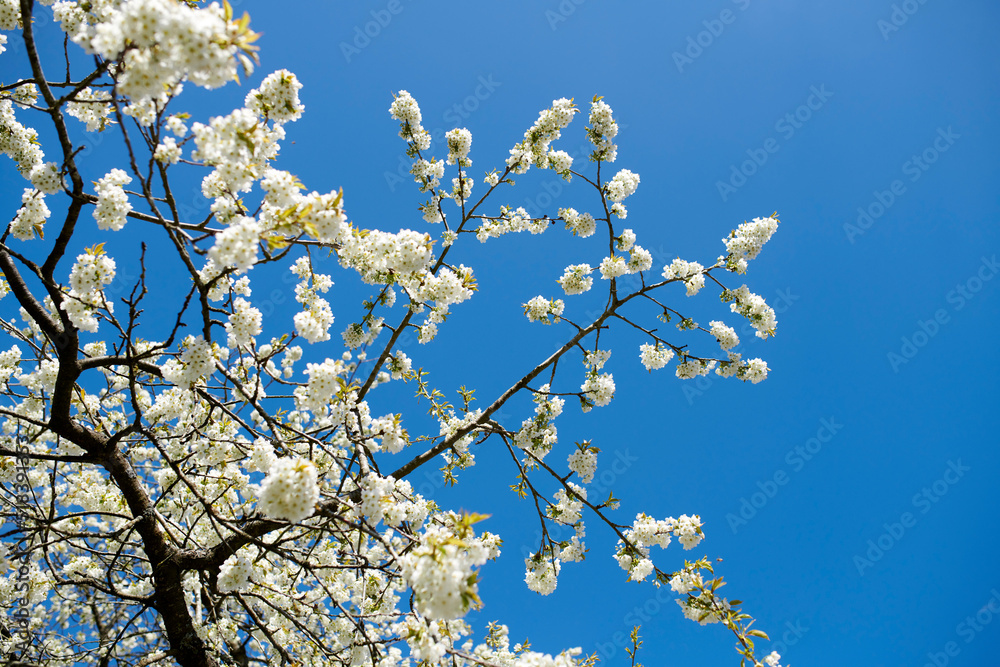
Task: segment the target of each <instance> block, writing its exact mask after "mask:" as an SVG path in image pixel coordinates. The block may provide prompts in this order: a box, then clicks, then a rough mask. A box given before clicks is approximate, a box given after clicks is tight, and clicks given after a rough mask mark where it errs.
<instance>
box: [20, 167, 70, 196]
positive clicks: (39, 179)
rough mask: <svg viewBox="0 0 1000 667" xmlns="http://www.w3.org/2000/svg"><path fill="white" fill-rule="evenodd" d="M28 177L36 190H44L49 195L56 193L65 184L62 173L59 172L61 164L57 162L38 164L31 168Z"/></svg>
mask: <svg viewBox="0 0 1000 667" xmlns="http://www.w3.org/2000/svg"><path fill="white" fill-rule="evenodd" d="M28 178H29V179H30V180H31V184H32V185H34V186H35V189H36V190H39V191H41V192H44V193H45V194H47V195H54V194H55V193H57V192H59V191H60V190H61V189H62V186H63V180H62V175H61V174H60V173H59V165H57V164H56V163H55V162H46V163H45V164H40V165H38V166H37V167H35V168H34V169H32V170H31V174H30V175H29V176H28Z"/></svg>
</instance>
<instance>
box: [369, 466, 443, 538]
mask: <svg viewBox="0 0 1000 667" xmlns="http://www.w3.org/2000/svg"><path fill="white" fill-rule="evenodd" d="M360 487H361V513H362V514H363V515H364V516H365V517H367V522H368V525H369V526H371V527H373V528H374V527H375V526H377V525H378V523H379V521H384V522H385V524H386V525H387V526H393V527H397V526H399V525H401V524H402V523H403V522H408V523H409V524H410V526H411V527H413V528H414V529H416V528H419V527H420V526H421V525H423V523H424V520H425V519H426V518H427V515H428V512H429V511H430V507H431V504H430V503H428V501H426V500H424V499H423V498H422V497H421V496H419V495H417V494H414V493H413V487H412V486H410V483H409V482H407V481H406V480H405V479H395V478H394V477H392V476H391V475H390V476H389V477H382V476H381V475H378V474H376V473H371V474H368V475H366V476H365V477H364V478H363V479H362V480H361V484H360Z"/></svg>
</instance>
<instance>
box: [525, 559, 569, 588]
mask: <svg viewBox="0 0 1000 667" xmlns="http://www.w3.org/2000/svg"><path fill="white" fill-rule="evenodd" d="M524 566H525V568H526V569H527V571H526V572H525V575H524V582H525V583H526V584H528V588H529V589H531V590H532V591H534V592H535V593H538V594H539V595H548V594H549V593H551V592H552V591H554V590H555V589H556V584H557V583H559V570H560V569H561V568H562V563H560V562H559V559H558V558H555V559H553V558H551V557H548V558H546V557H545V556H543V555H541V554H535V555H534V556H532V557H531V558H525V559H524Z"/></svg>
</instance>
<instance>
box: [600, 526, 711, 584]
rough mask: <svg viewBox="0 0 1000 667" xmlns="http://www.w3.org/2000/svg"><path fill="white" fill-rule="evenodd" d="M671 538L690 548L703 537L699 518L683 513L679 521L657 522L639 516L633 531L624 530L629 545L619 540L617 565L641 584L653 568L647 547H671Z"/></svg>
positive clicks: (631, 529) (630, 577)
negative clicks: (673, 537) (675, 538)
mask: <svg viewBox="0 0 1000 667" xmlns="http://www.w3.org/2000/svg"><path fill="white" fill-rule="evenodd" d="M671 535H673V536H675V537H677V540H678V541H679V542H680V543H681V545H683V547H684V548H685V549H693V548H694V547H696V546H697V545H698V543H699V542H701V540H702V537H703V536H704V534H703V533H702V530H701V518H700V517H699V516H698V515H694V516H688V515H686V514H684V515H681V517H680V518H679V519H674V518H673V517H668V518H666V519H664V520H661V521H658V520H656V519H654V518H653V517H651V516H649V515H647V514H644V513H639V514H637V515H636V517H635V522H634V523H633V524H632V528H630V529H628V530H626V531H625V538H626V539H627V540H628V542H629V543H630V544H626V543H623V542H621V541H619V542H618V548H617V550H616V552H615V556H614V558H615V560H616V561H618V566H619V567H621V568H622V569H623V570H625V571H626V572H628V573H629V579H630V580H631V581H642V580H643V579H645V578H646V577H648V576H649V575H650V573H652V572H653V569H654V568H653V562H652V561H651V560H650V559H649V549H650V547H652V546H659V547H660V548H662V549H666V548H667V546H668V545H669V544H670V538H671ZM633 547H634V548H633Z"/></svg>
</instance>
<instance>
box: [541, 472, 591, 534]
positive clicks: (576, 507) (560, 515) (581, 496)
mask: <svg viewBox="0 0 1000 667" xmlns="http://www.w3.org/2000/svg"><path fill="white" fill-rule="evenodd" d="M569 487H570V489H571V492H570V493H567V492H566V489H559V490H558V491H556V492H555V494H554V495H553V498H555V500H556V504H555V505H549V506H548V507H547V508H546V512H547V514H548V515H549V517H551V518H552V519H554V520H555V521H557V522H558V523H563V524H566V525H568V526H572V525H574V524H576V523H577V522H578V521H579V520H580V519H581V518H582V517H583V501H584V500H586V499H587V490H586V489H585V488H583V487H582V486H579V485H577V484H574V483H573V482H569Z"/></svg>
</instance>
